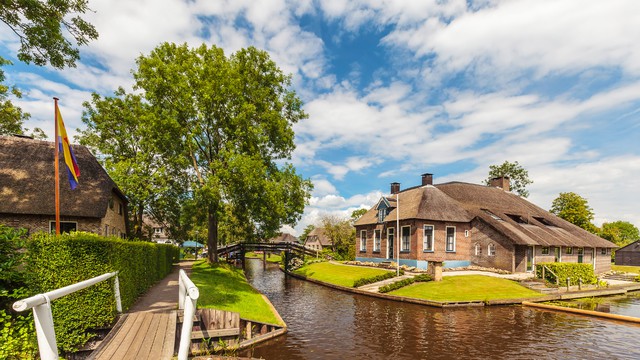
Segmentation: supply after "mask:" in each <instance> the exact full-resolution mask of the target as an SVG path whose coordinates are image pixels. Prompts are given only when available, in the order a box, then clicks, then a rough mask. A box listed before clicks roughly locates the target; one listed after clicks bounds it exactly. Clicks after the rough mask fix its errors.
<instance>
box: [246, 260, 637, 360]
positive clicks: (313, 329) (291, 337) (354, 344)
mask: <svg viewBox="0 0 640 360" xmlns="http://www.w3.org/2000/svg"><path fill="white" fill-rule="evenodd" d="M246 266H247V278H248V279H249V281H250V282H251V283H252V284H253V286H255V287H256V288H257V289H258V290H260V291H261V292H262V293H263V294H265V295H266V296H267V297H268V298H269V300H271V302H272V303H273V305H274V306H275V308H276V309H277V310H278V312H279V313H280V315H281V316H282V318H283V319H284V321H285V322H286V323H287V326H288V327H289V333H288V334H286V335H284V336H281V337H279V338H276V339H274V340H271V341H269V342H267V343H263V344H261V345H259V346H257V347H255V348H254V349H252V350H251V351H249V352H246V353H243V354H241V355H243V356H253V357H257V358H264V359H269V360H270V359H288V360H289V359H367V360H372V359H412V360H416V359H640V344H638V342H637V340H638V339H640V326H636V325H625V324H621V323H616V322H610V321H604V320H596V319H592V318H586V317H578V316H574V315H569V314H563V313H556V312H549V311H541V310H535V309H531V308H523V307H520V306H504V307H482V308H462V309H438V308H431V307H426V306H419V305H413V304H404V303H400V302H395V301H388V300H383V299H376V298H372V297H366V296H362V295H356V294H351V293H346V292H342V291H338V290H334V289H330V288H327V287H323V286H319V285H315V284H312V283H309V282H305V281H302V280H297V279H294V278H291V277H288V276H287V277H285V276H284V274H283V273H282V272H281V271H279V270H278V269H277V267H269V268H268V269H267V270H263V268H262V263H261V261H260V260H249V261H247V264H246Z"/></svg>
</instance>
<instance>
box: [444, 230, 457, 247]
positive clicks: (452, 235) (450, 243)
mask: <svg viewBox="0 0 640 360" xmlns="http://www.w3.org/2000/svg"><path fill="white" fill-rule="evenodd" d="M446 242H447V243H446V247H445V250H446V251H447V252H454V251H456V228H455V227H453V226H447V240H446Z"/></svg>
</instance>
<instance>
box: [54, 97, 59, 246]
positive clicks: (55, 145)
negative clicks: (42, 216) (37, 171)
mask: <svg viewBox="0 0 640 360" xmlns="http://www.w3.org/2000/svg"><path fill="white" fill-rule="evenodd" d="M53 101H54V104H55V109H54V112H55V114H54V116H53V117H54V119H55V128H56V137H55V139H56V140H55V142H54V146H53V147H54V154H55V155H54V158H55V160H54V165H53V167H54V168H55V187H56V204H55V206H56V235H60V175H59V173H60V169H59V166H58V163H59V161H58V156H59V155H58V148H59V147H60V143H59V141H60V139H59V135H58V98H57V97H54V98H53Z"/></svg>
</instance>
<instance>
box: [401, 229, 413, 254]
mask: <svg viewBox="0 0 640 360" xmlns="http://www.w3.org/2000/svg"><path fill="white" fill-rule="evenodd" d="M401 229H402V237H401V239H402V243H401V244H400V251H407V252H408V251H410V248H409V245H410V239H411V226H403V227H402V228H401Z"/></svg>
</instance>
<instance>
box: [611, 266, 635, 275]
mask: <svg viewBox="0 0 640 360" xmlns="http://www.w3.org/2000/svg"><path fill="white" fill-rule="evenodd" d="M611 270H613V271H620V272H628V273H634V274H640V266H626V265H613V264H612V265H611Z"/></svg>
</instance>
